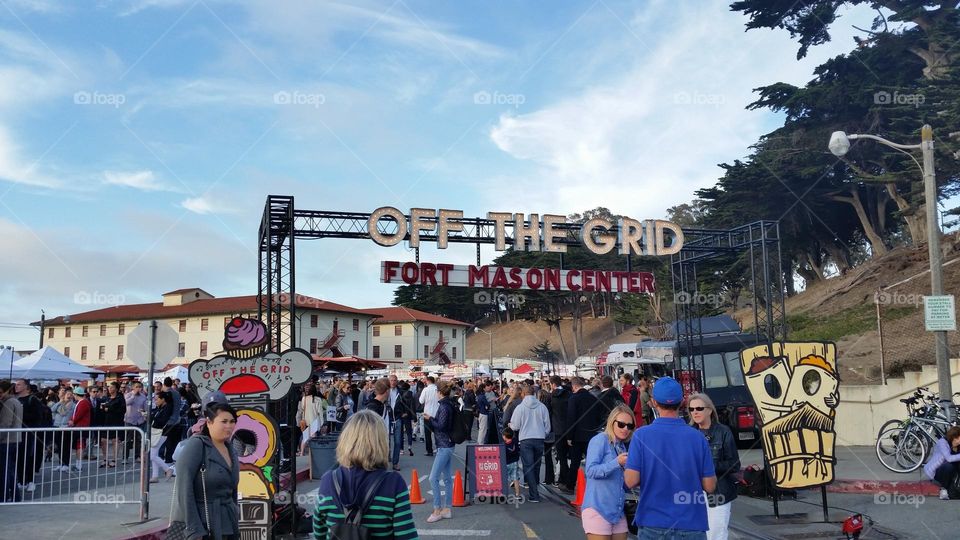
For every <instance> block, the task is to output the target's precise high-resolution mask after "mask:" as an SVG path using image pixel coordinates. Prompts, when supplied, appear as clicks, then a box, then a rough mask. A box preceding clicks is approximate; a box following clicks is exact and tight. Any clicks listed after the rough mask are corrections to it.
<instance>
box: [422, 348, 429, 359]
mask: <svg viewBox="0 0 960 540" xmlns="http://www.w3.org/2000/svg"><path fill="white" fill-rule="evenodd" d="M423 357H424V358H430V346H429V345H424V346H423Z"/></svg>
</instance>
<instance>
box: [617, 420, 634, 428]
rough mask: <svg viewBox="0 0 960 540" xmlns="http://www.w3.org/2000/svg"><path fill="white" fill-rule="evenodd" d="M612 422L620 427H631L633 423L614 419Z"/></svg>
mask: <svg viewBox="0 0 960 540" xmlns="http://www.w3.org/2000/svg"><path fill="white" fill-rule="evenodd" d="M613 423H614V424H616V425H617V427H618V428H620V429H633V424H628V423H626V422H621V421H619V420H614V421H613Z"/></svg>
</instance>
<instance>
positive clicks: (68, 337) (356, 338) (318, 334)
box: [34, 288, 462, 373]
mask: <svg viewBox="0 0 960 540" xmlns="http://www.w3.org/2000/svg"><path fill="white" fill-rule="evenodd" d="M298 296H299V297H300V298H301V300H300V304H301V305H298V307H297V313H298V321H297V324H296V328H297V332H296V335H297V345H298V346H299V347H301V348H303V349H305V350H307V351H310V352H311V353H313V354H315V355H317V356H320V357H324V356H340V355H342V356H350V355H354V356H361V357H363V356H365V353H366V351H367V350H368V349H369V347H370V343H369V339H370V338H369V336H370V334H371V331H370V327H371V326H372V321H373V319H374V318H375V317H376V313H377V310H360V309H355V308H352V307H348V306H344V305H341V304H336V303H333V302H327V301H325V300H320V299H316V298H310V297H306V296H303V295H298ZM256 314H257V297H256V296H232V297H225V298H215V297H214V296H213V295H211V294H210V293H208V292H206V291H204V290H203V289H198V288H193V289H180V290H176V291H171V292H168V293H165V294H163V295H162V302H157V303H151V304H131V305H123V306H116V307H109V308H104V309H98V310H94V311H87V312H83V313H76V314H73V315H65V316H61V317H56V318H54V319H49V320H47V321H45V323H44V328H43V332H44V345H49V346H52V347H54V348H56V349H57V350H59V351H61V352H62V353H63V354H64V355H66V356H68V357H69V358H71V359H72V360H75V361H78V362H80V363H82V364H85V365H89V366H94V367H96V368H98V369H102V370H104V371H107V372H111V373H119V372H127V371H138V370H137V368H136V367H135V366H134V365H133V362H132V361H131V360H130V358H128V357H127V356H126V354H125V349H126V343H127V333H129V332H131V331H133V329H134V328H136V327H137V325H139V324H140V323H141V322H143V321H149V320H152V319H157V320H159V321H163V322H165V323H167V324H169V325H170V327H171V328H173V330H174V331H176V332H177V333H178V334H179V335H180V346H179V354H178V356H177V358H175V359H174V360H173V363H174V364H188V363H190V362H191V361H193V360H196V359H199V358H211V357H213V356H216V355H217V354H218V353H220V352H222V351H223V344H222V343H223V331H224V328H225V327H226V325H227V324H228V323H229V322H230V320H231V319H232V318H233V317H235V316H244V317H256ZM39 324H40V323H39V322H37V323H34V325H39ZM460 350H462V347H461V349H460Z"/></svg>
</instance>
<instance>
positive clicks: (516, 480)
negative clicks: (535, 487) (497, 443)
mask: <svg viewBox="0 0 960 540" xmlns="http://www.w3.org/2000/svg"><path fill="white" fill-rule="evenodd" d="M503 444H504V445H505V446H506V447H507V485H512V486H513V494H514V495H516V496H517V497H519V496H520V482H521V480H520V478H521V476H520V442H519V441H518V440H517V438H516V433H514V432H513V430H512V429H510V428H509V427H505V428H503Z"/></svg>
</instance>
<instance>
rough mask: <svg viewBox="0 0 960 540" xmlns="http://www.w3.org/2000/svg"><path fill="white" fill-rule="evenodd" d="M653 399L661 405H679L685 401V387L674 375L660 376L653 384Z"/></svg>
mask: <svg viewBox="0 0 960 540" xmlns="http://www.w3.org/2000/svg"><path fill="white" fill-rule="evenodd" d="M653 399H654V401H656V402H657V403H659V404H661V405H679V404H680V402H681V401H683V388H681V387H680V383H678V382H677V380H676V379H674V378H673V377H660V378H659V379H657V382H656V383H654V385H653Z"/></svg>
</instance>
